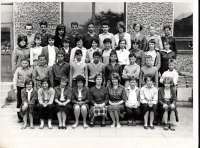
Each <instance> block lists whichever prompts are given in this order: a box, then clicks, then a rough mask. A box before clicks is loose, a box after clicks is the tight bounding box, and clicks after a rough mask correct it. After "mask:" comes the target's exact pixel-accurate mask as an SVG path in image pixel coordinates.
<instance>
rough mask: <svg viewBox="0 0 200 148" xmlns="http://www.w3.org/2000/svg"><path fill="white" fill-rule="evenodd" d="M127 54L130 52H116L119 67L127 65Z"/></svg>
mask: <svg viewBox="0 0 200 148" xmlns="http://www.w3.org/2000/svg"><path fill="white" fill-rule="evenodd" d="M129 54H130V52H129V51H128V50H126V49H120V50H117V57H118V60H119V64H120V65H127V64H129V57H128V56H129Z"/></svg>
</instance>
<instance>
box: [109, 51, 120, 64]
mask: <svg viewBox="0 0 200 148" xmlns="http://www.w3.org/2000/svg"><path fill="white" fill-rule="evenodd" d="M112 55H116V56H117V52H116V50H111V52H110V57H111V56H112ZM109 63H111V59H110V58H109ZM116 63H119V59H118V56H117V60H116Z"/></svg>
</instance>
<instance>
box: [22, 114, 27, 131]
mask: <svg viewBox="0 0 200 148" xmlns="http://www.w3.org/2000/svg"><path fill="white" fill-rule="evenodd" d="M27 117H28V114H27V113H26V114H25V115H24V116H23V120H24V126H23V127H22V129H25V128H26V127H27Z"/></svg>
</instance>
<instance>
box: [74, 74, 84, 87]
mask: <svg viewBox="0 0 200 148" xmlns="http://www.w3.org/2000/svg"><path fill="white" fill-rule="evenodd" d="M75 81H76V84H77V82H78V81H82V82H83V85H85V77H84V76H82V75H78V76H77V77H76V80H75Z"/></svg>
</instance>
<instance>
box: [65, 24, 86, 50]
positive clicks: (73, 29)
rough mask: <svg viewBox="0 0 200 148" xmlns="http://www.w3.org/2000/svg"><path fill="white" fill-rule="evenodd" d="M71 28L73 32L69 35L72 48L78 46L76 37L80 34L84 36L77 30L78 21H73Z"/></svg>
mask: <svg viewBox="0 0 200 148" xmlns="http://www.w3.org/2000/svg"><path fill="white" fill-rule="evenodd" d="M71 29H72V32H71V33H70V34H69V35H67V36H69V38H70V45H69V46H70V47H71V48H74V47H76V41H75V38H76V37H78V36H82V35H81V34H80V33H79V32H78V31H77V30H78V23H77V22H72V23H71Z"/></svg>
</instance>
